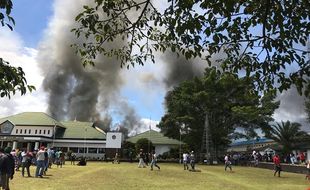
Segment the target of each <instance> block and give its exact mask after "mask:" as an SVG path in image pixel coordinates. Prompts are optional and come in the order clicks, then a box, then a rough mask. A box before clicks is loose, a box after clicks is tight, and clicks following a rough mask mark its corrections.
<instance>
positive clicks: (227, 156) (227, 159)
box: [224, 154, 232, 171]
mask: <svg viewBox="0 0 310 190" xmlns="http://www.w3.org/2000/svg"><path fill="white" fill-rule="evenodd" d="M224 160H225V171H226V170H227V167H228V168H229V169H230V171H232V168H231V161H230V155H229V154H226V156H225V158H224Z"/></svg>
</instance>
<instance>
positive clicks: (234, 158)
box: [224, 151, 310, 179]
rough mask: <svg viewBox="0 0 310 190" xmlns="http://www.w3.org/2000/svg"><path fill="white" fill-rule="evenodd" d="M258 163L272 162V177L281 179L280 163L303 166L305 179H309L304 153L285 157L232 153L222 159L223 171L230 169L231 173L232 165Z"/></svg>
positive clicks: (254, 153) (309, 161)
mask: <svg viewBox="0 0 310 190" xmlns="http://www.w3.org/2000/svg"><path fill="white" fill-rule="evenodd" d="M259 162H272V163H273V165H274V176H278V177H281V171H282V165H281V163H285V164H290V165H296V164H299V165H301V166H303V165H305V166H306V168H307V174H306V179H310V160H308V161H306V155H305V153H304V152H299V153H298V154H297V156H296V155H295V154H294V153H290V154H288V155H286V156H283V155H282V156H280V155H279V154H272V153H269V154H268V153H264V154H263V155H262V154H260V153H259V152H256V151H253V152H252V153H247V154H246V153H242V154H241V153H233V154H232V155H230V154H226V155H225V157H224V163H225V171H226V169H227V168H230V171H232V167H231V166H232V165H241V166H242V165H243V166H244V165H246V166H258V163H259Z"/></svg>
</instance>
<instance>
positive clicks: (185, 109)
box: [159, 67, 279, 151]
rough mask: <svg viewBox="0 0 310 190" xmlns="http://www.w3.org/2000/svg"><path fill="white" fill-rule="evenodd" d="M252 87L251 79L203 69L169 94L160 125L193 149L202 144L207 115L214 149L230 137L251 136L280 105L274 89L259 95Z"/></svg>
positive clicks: (197, 148) (164, 130)
mask: <svg viewBox="0 0 310 190" xmlns="http://www.w3.org/2000/svg"><path fill="white" fill-rule="evenodd" d="M254 89H255V87H254V85H253V83H252V81H251V79H250V78H247V77H244V78H239V77H238V75H236V74H231V73H228V72H225V73H220V72H219V71H217V70H216V69H215V68H214V67H213V68H209V69H206V71H205V75H204V77H203V78H195V79H193V80H190V81H186V82H183V83H181V84H180V85H179V86H178V87H175V88H174V89H173V90H172V91H170V92H169V93H168V95H167V96H166V97H165V101H166V106H167V111H166V114H165V115H164V116H163V117H162V119H161V121H160V123H159V127H160V128H161V129H162V131H163V132H164V133H165V135H167V136H169V137H173V138H176V139H178V138H179V135H180V132H181V135H182V141H184V142H185V143H187V144H188V145H190V146H191V148H193V149H194V150H196V151H200V148H201V145H202V139H203V132H204V125H205V120H206V115H207V116H208V120H209V127H210V130H209V131H210V136H211V141H212V143H213V145H214V147H215V149H220V148H221V147H222V148H223V147H225V146H227V145H228V144H229V143H230V141H231V139H232V138H239V137H250V138H253V137H255V136H256V135H257V134H256V133H255V129H260V128H266V127H267V126H268V122H270V121H272V117H271V116H272V114H273V112H274V110H275V109H277V108H278V106H279V102H275V101H274V98H275V92H274V91H273V92H272V91H270V92H268V93H266V94H264V95H263V96H262V95H259V94H258V93H257V92H256V91H255V90H254ZM237 128H238V129H239V131H241V130H240V129H243V130H244V131H245V132H244V133H241V132H237V131H235V129H237Z"/></svg>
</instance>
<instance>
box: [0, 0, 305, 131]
mask: <svg viewBox="0 0 310 190" xmlns="http://www.w3.org/2000/svg"><path fill="white" fill-rule="evenodd" d="M65 1H66V2H68V1H67V0H65ZM65 1H64V2H65ZM54 2H55V1H51V0H49V1H42V0H27V1H26V0H18V1H14V2H13V3H14V5H13V10H12V16H13V17H14V19H15V21H16V26H15V27H14V31H13V32H11V31H9V30H8V29H7V28H0V42H2V43H1V44H0V55H1V57H3V58H4V59H5V60H7V61H10V63H12V64H13V65H17V66H22V67H23V69H24V70H25V72H26V78H27V80H28V82H29V84H34V85H35V86H36V87H37V90H36V91H35V92H33V93H31V94H27V95H26V96H23V97H21V96H18V95H16V96H14V97H13V98H12V99H11V100H8V99H1V100H0V105H1V107H2V110H0V117H3V116H7V115H10V114H16V113H20V112H24V111H43V112H45V111H46V108H47V94H46V92H45V91H44V90H43V89H42V88H41V85H42V81H43V79H44V76H43V74H42V71H41V70H40V69H39V68H38V67H39V65H38V61H37V58H36V57H37V56H38V55H37V54H38V45H39V44H40V43H42V41H44V38H47V37H48V35H46V33H47V32H48V30H51V29H52V30H54V28H53V26H50V27H49V24H50V23H51V21H52V19H53V15H54V13H55V10H54V7H53V5H54ZM59 2H61V1H58V3H59ZM69 2H75V1H69ZM60 4H61V3H60ZM64 4H66V3H64ZM56 8H57V10H58V11H59V10H66V8H67V7H61V6H58V7H57V6H56ZM54 19H55V18H54ZM55 31H57V30H56V29H55ZM56 35H57V34H56ZM51 56H52V52H51ZM164 71H165V67H164V66H163V64H162V63H161V61H160V59H158V62H157V63H156V64H155V65H153V64H148V65H147V66H144V67H141V66H138V67H136V68H134V69H130V70H127V69H124V71H122V75H123V76H124V80H125V81H124V83H125V85H124V86H122V88H121V90H120V94H121V97H122V98H124V99H126V100H127V102H128V104H129V105H130V106H132V107H133V108H134V109H135V111H136V113H137V115H139V117H140V118H141V119H144V120H145V121H146V122H148V123H149V121H147V119H149V118H151V120H154V122H155V121H159V120H160V118H161V117H162V116H163V114H164V105H163V103H164V95H165V93H166V89H165V87H164V85H163V84H160V82H158V83H149V84H147V83H141V78H143V77H146V76H148V75H152V76H155V77H157V78H156V80H158V81H160V80H161V79H162V78H163V75H164ZM153 82H154V81H153ZM278 98H279V99H280V100H281V102H282V103H281V108H280V109H279V110H277V112H276V113H275V115H274V118H275V119H276V120H277V121H280V120H282V119H283V120H291V121H302V122H304V121H305V117H306V115H305V113H304V108H303V102H304V99H303V97H299V96H298V95H297V93H296V90H294V89H293V90H290V91H288V92H285V93H283V94H280V95H279V97H278ZM119 120H121V118H120V116H119V115H117V114H114V122H119ZM304 123H305V122H304ZM154 125H155V124H154Z"/></svg>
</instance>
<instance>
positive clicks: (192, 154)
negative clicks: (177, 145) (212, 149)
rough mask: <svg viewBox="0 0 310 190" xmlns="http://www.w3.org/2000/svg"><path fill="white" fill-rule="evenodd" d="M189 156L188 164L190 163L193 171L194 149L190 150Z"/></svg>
mask: <svg viewBox="0 0 310 190" xmlns="http://www.w3.org/2000/svg"><path fill="white" fill-rule="evenodd" d="M189 158H190V164H191V168H192V171H194V170H195V154H194V151H192V152H191V154H190V155H189Z"/></svg>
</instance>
